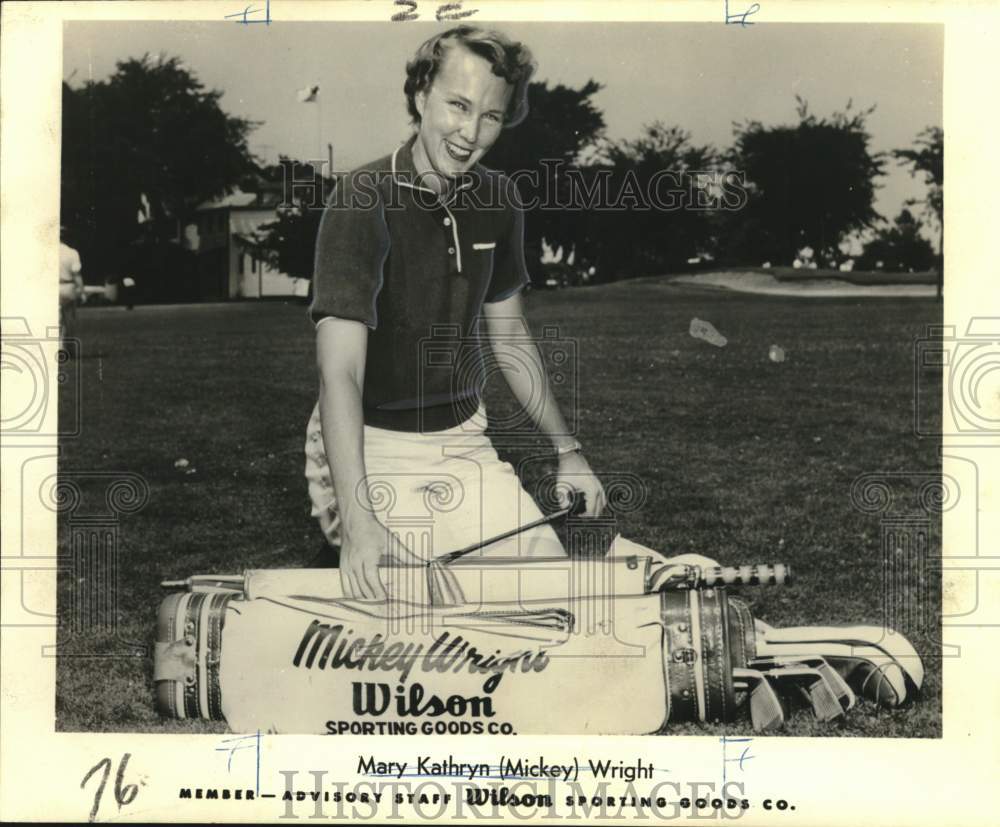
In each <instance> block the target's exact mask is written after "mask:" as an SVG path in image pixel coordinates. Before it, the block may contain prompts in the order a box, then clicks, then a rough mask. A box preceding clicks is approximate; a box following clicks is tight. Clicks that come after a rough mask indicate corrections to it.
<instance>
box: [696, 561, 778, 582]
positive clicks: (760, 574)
mask: <svg viewBox="0 0 1000 827" xmlns="http://www.w3.org/2000/svg"><path fill="white" fill-rule="evenodd" d="M791 582H792V570H791V568H790V567H788V566H786V565H785V564H784V563H773V564H772V563H758V564H757V565H754V566H713V567H711V568H706V569H703V570H702V572H701V579H700V580H699V582H698V586H699V587H700V588H711V587H712V586H787V585H790V584H791Z"/></svg>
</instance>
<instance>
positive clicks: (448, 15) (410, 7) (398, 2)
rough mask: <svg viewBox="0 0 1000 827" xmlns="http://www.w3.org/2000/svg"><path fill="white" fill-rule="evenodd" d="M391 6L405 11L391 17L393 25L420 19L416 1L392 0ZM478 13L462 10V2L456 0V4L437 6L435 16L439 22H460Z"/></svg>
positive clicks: (471, 10)
mask: <svg viewBox="0 0 1000 827" xmlns="http://www.w3.org/2000/svg"><path fill="white" fill-rule="evenodd" d="M393 5H394V6H403V7H404V8H405V9H406V11H398V12H396V13H395V14H394V15H393V16H392V18H391V20H392V22H394V23H404V22H406V21H407V20H416V19H417V18H418V17H420V15H419V14H417V0H393ZM478 11H479V9H468V10H464V9H462V0H458V2H457V3H442V4H441V5H440V6H438V10H437V14H436V15H435V16H436V17H437V19H438V20H439V21H444V20H461V19H462V18H463V17H472V15H474V14H476V13H477V12H478Z"/></svg>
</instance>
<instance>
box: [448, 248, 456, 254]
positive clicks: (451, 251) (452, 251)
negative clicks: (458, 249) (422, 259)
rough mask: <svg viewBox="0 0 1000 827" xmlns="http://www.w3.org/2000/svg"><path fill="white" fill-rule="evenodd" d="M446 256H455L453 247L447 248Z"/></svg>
mask: <svg viewBox="0 0 1000 827" xmlns="http://www.w3.org/2000/svg"><path fill="white" fill-rule="evenodd" d="M448 255H450V256H453V255H455V248H454V247H449V248H448Z"/></svg>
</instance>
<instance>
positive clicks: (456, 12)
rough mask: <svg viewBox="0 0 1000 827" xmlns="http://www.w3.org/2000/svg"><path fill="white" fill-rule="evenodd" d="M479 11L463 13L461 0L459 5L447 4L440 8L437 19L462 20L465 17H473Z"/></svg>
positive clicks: (471, 10) (473, 10) (472, 10)
mask: <svg viewBox="0 0 1000 827" xmlns="http://www.w3.org/2000/svg"><path fill="white" fill-rule="evenodd" d="M477 11H479V9H470V10H469V11H462V3H461V0H459V2H458V3H445V4H444V5H443V6H438V10H437V19H438V20H439V21H442V20H461V19H462V18H463V17H472V15H474V14H475V13H476V12H477Z"/></svg>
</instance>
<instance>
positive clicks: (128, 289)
mask: <svg viewBox="0 0 1000 827" xmlns="http://www.w3.org/2000/svg"><path fill="white" fill-rule="evenodd" d="M121 302H122V304H124V305H125V309H126V310H134V309H135V279H134V278H132V277H131V276H125V278H123V279H122V295H121Z"/></svg>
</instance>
